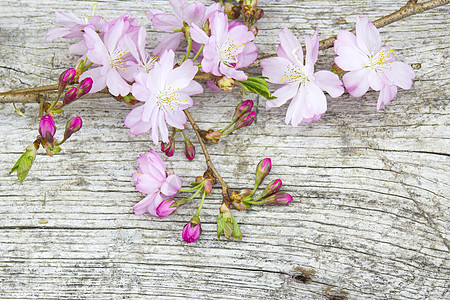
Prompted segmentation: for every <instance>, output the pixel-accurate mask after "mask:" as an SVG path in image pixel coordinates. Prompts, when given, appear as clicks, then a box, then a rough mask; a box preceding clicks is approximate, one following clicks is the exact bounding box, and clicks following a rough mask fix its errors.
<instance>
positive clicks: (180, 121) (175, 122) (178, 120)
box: [166, 110, 186, 129]
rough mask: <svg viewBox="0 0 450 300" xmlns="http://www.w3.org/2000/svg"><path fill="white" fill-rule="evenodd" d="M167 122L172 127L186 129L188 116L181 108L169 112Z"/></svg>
mask: <svg viewBox="0 0 450 300" xmlns="http://www.w3.org/2000/svg"><path fill="white" fill-rule="evenodd" d="M166 122H167V124H169V125H170V126H172V127H175V128H178V129H184V125H185V124H186V116H185V114H184V112H183V111H181V110H179V111H176V112H174V113H173V114H167V115H166Z"/></svg>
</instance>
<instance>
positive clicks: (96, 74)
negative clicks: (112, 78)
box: [80, 66, 110, 93]
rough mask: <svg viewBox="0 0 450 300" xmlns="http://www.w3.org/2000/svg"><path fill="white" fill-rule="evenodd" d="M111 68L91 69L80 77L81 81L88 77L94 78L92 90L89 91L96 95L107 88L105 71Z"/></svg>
mask: <svg viewBox="0 0 450 300" xmlns="http://www.w3.org/2000/svg"><path fill="white" fill-rule="evenodd" d="M109 68H110V67H109V66H105V67H97V68H93V69H89V70H87V71H86V72H83V74H81V75H80V81H81V80H83V79H85V78H86V77H91V78H92V88H91V90H90V91H89V92H90V93H96V92H99V91H101V90H103V89H104V88H105V87H106V75H105V69H106V71H107V69H109Z"/></svg>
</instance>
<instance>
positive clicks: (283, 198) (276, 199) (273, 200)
mask: <svg viewBox="0 0 450 300" xmlns="http://www.w3.org/2000/svg"><path fill="white" fill-rule="evenodd" d="M291 202H292V196H291V195H289V194H288V193H282V192H278V193H275V194H273V195H270V196H269V197H267V198H265V199H264V204H275V205H286V204H289V203H291Z"/></svg>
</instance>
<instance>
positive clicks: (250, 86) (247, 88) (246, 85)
mask: <svg viewBox="0 0 450 300" xmlns="http://www.w3.org/2000/svg"><path fill="white" fill-rule="evenodd" d="M266 79H267V77H264V76H255V77H248V78H247V80H244V81H239V80H236V83H237V84H238V85H239V86H240V87H241V88H242V90H243V91H244V92H249V93H255V94H258V95H261V96H263V97H265V98H266V99H269V100H270V99H276V97H273V96H271V94H270V91H269V84H268V83H267V80H266Z"/></svg>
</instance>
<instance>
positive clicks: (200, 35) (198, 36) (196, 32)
mask: <svg viewBox="0 0 450 300" xmlns="http://www.w3.org/2000/svg"><path fill="white" fill-rule="evenodd" d="M189 32H190V33H191V37H192V39H193V40H194V41H196V42H197V43H200V44H206V43H207V42H208V40H209V36H208V35H207V34H206V33H205V32H204V31H203V30H202V29H200V28H199V27H198V26H197V25H195V24H192V26H191V27H190V28H189Z"/></svg>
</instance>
